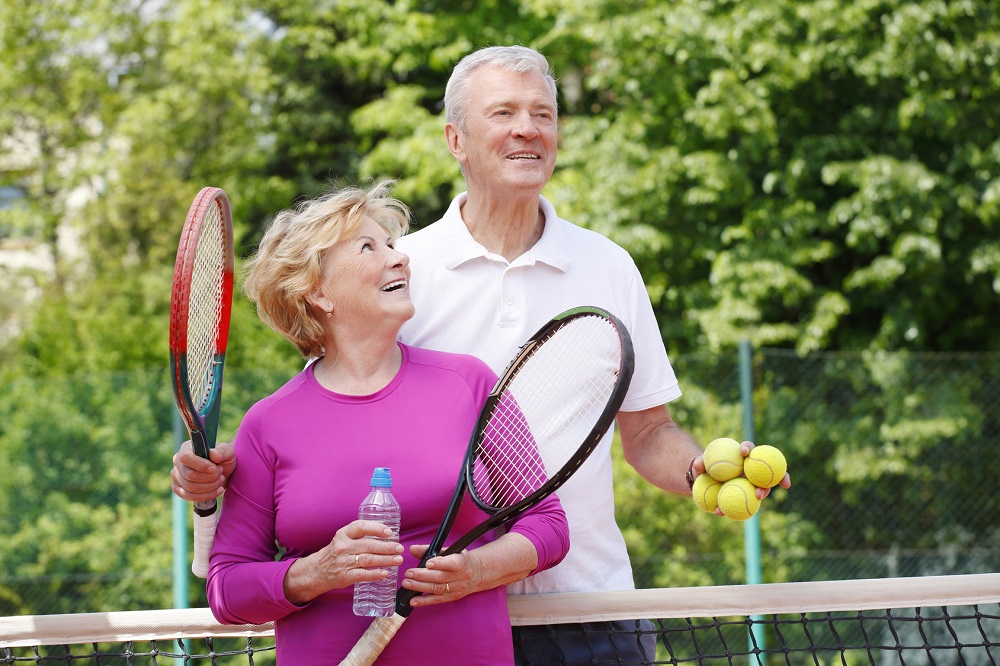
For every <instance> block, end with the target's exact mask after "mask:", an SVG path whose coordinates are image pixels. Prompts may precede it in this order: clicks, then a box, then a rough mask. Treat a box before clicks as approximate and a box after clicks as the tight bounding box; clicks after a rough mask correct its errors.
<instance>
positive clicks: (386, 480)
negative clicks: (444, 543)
mask: <svg viewBox="0 0 1000 666" xmlns="http://www.w3.org/2000/svg"><path fill="white" fill-rule="evenodd" d="M399 515H400V514H399V504H398V503H397V502H396V499H395V498H394V497H393V496H392V477H391V476H390V474H389V468H388V467H376V468H375V472H374V473H373V474H372V482H371V492H370V493H369V494H368V497H366V498H365V501H364V502H362V503H361V508H360V509H359V510H358V518H362V519H364V520H374V521H376V522H379V523H383V524H384V525H386V526H387V527H389V528H391V529H392V536H391V537H389V539H388V540H391V541H399ZM388 569H389V575H388V576H386V577H385V578H384V579H382V580H376V581H364V582H360V583H355V584H354V614H355V615H363V616H369V617H390V616H391V615H392V614H393V612H394V607H395V605H396V587H397V582H398V580H397V576H398V570H399V567H388Z"/></svg>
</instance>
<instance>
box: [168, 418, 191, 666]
mask: <svg viewBox="0 0 1000 666" xmlns="http://www.w3.org/2000/svg"><path fill="white" fill-rule="evenodd" d="M173 416H174V418H173V436H174V451H177V450H178V449H179V448H180V446H181V444H182V443H183V442H184V433H185V430H184V423H183V421H181V416H180V414H178V413H177V411H176V410H173ZM170 495H171V513H172V518H173V546H174V548H173V593H174V608H188V607H189V606H190V605H191V601H190V597H189V589H190V580H191V579H190V574H191V568H190V567H189V566H188V503H187V502H185V501H184V500H182V499H181V498H180V497H178V496H177V495H175V494H173V493H171V494H170ZM180 651H181V652H183V650H180ZM174 663H176V664H178V665H180V664H183V663H184V660H183V658H177V659H175V660H174Z"/></svg>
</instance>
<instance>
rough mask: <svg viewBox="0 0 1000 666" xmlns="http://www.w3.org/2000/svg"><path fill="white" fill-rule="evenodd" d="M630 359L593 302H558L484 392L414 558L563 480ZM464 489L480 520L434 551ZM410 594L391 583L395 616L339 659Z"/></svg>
mask: <svg viewBox="0 0 1000 666" xmlns="http://www.w3.org/2000/svg"><path fill="white" fill-rule="evenodd" d="M633 363H634V357H633V352H632V340H631V338H630V337H629V334H628V331H626V330H625V327H624V326H623V325H622V323H621V322H620V321H619V320H618V319H617V318H616V317H615V316H614V315H612V314H610V313H609V312H606V311H604V310H601V309H599V308H593V307H580V308H574V309H572V310H567V311H566V312H564V313H562V314H560V315H558V316H557V317H555V318H554V319H552V320H551V321H549V322H548V323H547V324H546V325H545V326H543V327H542V328H541V329H540V330H539V331H538V332H537V333H535V335H534V336H532V338H531V339H530V340H528V342H526V343H525V344H524V345H523V346H522V347H521V349H520V350H519V351H518V353H517V356H516V357H515V358H514V360H513V361H511V363H510V365H508V366H507V369H506V370H505V371H504V373H503V375H502V376H501V377H500V378H499V379H498V380H497V383H496V385H495V386H494V388H493V390H492V392H491V393H490V395H489V397H488V398H487V400H486V404H485V405H484V406H483V408H482V411H481V412H480V415H479V419H478V421H477V422H476V427H475V429H474V430H473V432H472V437H471V438H470V441H469V447H468V450H467V451H466V455H465V460H464V461H463V463H462V471H461V474H460V475H459V479H458V484H457V486H456V487H455V493H454V495H453V496H452V498H451V503H450V505H449V506H448V510H447V512H446V513H445V517H444V520H443V521H442V522H441V526H440V527H439V528H438V531H437V534H436V535H435V536H434V539H433V541H432V542H431V545H430V547H429V549H428V550H427V554H426V555H424V557H423V559H422V560H421V561H420V564H419V565H418V566H421V567H423V566H425V565H426V564H427V560H429V559H431V558H432V557H435V556H437V555H451V554H453V553H459V552H461V551H462V550H463V549H464V548H466V547H467V546H468V545H469V544H471V543H472V542H473V541H475V540H476V539H478V538H479V537H480V536H482V535H483V534H485V533H486V532H488V531H490V530H493V529H496V528H498V527H500V526H502V525H504V524H506V523H508V522H510V521H512V520H514V519H515V518H517V517H518V516H521V515H522V514H523V513H524V512H525V511H527V510H529V509H530V508H532V507H533V506H535V505H537V504H538V503H539V502H541V501H542V500H544V499H545V498H546V497H548V496H549V495H551V494H552V493H553V492H555V491H556V490H557V489H558V488H559V487H560V486H562V485H563V484H564V483H565V482H566V481H567V479H569V478H570V476H572V474H573V473H574V472H575V471H576V470H577V469H578V468H579V467H580V465H582V464H583V462H584V461H585V460H586V459H587V456H589V455H590V454H591V452H592V451H593V450H594V449H595V448H596V447H597V445H598V443H599V442H600V441H601V438H602V437H603V436H604V434H605V433H606V432H607V430H608V428H609V427H610V426H611V423H612V421H614V418H615V415H616V414H617V413H618V409H619V408H620V407H621V404H622V400H624V399H625V392H626V391H627V390H628V385H629V382H630V381H631V379H632V369H633ZM466 491H468V492H469V495H471V497H472V499H473V501H474V502H475V503H476V504H477V505H478V506H479V507H480V508H481V509H482V510H483V511H485V512H486V513H487V514H489V518H488V519H487V520H485V521H483V522H482V523H481V524H479V525H478V526H476V527H474V528H473V529H472V530H470V531H469V532H468V533H466V534H465V535H463V536H461V537H460V538H458V539H457V540H455V541H454V542H453V543H451V545H449V546H448V547H447V548H444V549H443V550H442V548H443V547H444V544H445V540H446V539H447V538H448V536H449V534H450V532H451V528H452V525H453V524H454V522H455V518H456V516H457V514H458V510H459V507H460V505H461V503H462V499H463V497H464V496H465V492H466ZM418 594H419V592H414V591H413V590H407V589H403V588H400V589H399V591H398V593H397V594H396V607H395V612H394V614H393V615H392V616H391V617H379V618H376V619H375V620H374V621H373V622H372V624H371V626H369V628H368V630H367V631H366V632H365V633H364V635H363V636H362V637H361V638H360V639H359V640H358V642H357V644H356V645H355V646H354V648H353V649H352V650H351V652H350V654H348V655H347V657H346V658H345V659H344V661H342V662H341V666H369V665H370V664H372V663H374V661H375V660H376V659H377V658H378V656H379V654H381V653H382V650H383V649H385V646H386V645H387V644H388V643H389V641H390V640H391V639H392V637H393V636H394V635H395V634H396V632H397V631H398V630H399V628H400V627H401V626H402V624H403V622H404V621H405V620H406V618H407V617H408V616H409V614H410V611H412V610H413V608H412V607H411V606H410V600H411V599H412V598H413V597H415V596H417V595H418Z"/></svg>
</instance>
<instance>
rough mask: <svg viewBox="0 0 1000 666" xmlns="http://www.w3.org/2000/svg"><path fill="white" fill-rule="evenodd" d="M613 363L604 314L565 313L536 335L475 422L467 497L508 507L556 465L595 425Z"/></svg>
mask: <svg viewBox="0 0 1000 666" xmlns="http://www.w3.org/2000/svg"><path fill="white" fill-rule="evenodd" d="M621 364H622V345H621V339H620V336H619V333H618V330H617V328H616V327H615V326H614V324H613V323H612V322H611V321H609V320H608V319H605V318H604V317H600V316H597V315H593V316H586V317H578V318H575V319H572V320H569V321H568V322H567V323H566V324H565V325H564V326H562V327H561V328H559V329H557V330H556V331H554V332H553V333H552V334H551V335H550V336H549V337H547V338H545V339H544V340H543V341H541V342H540V343H539V344H538V345H537V346H536V349H535V352H534V353H533V354H531V355H530V356H529V357H528V358H527V359H525V360H524V361H523V363H522V364H521V365H520V366H519V367H518V368H517V369H516V370H515V372H514V375H513V377H511V378H509V381H508V383H507V385H506V388H505V389H504V390H503V391H502V392H501V394H500V395H499V396H498V398H497V400H496V404H495V407H494V409H493V411H492V413H491V414H490V415H489V418H488V419H487V420H486V422H485V424H483V425H482V426H481V428H480V435H479V438H478V439H479V440H480V441H479V448H478V451H477V457H476V460H475V462H474V467H473V470H472V479H471V481H470V487H471V490H472V493H473V494H474V496H476V497H477V498H478V500H479V501H480V502H481V503H482V504H484V505H486V506H489V507H493V508H498V509H500V508H505V507H508V506H512V505H514V504H516V503H517V502H519V501H521V500H522V499H524V498H525V497H527V496H528V495H530V494H532V493H533V492H535V491H536V490H538V488H540V487H541V486H542V485H543V484H544V483H546V482H547V481H548V480H549V479H550V478H552V477H553V476H554V475H556V474H557V473H558V472H559V471H560V470H562V469H563V468H564V467H565V466H566V465H567V463H569V462H570V461H571V460H572V459H573V457H574V454H575V453H576V452H577V451H578V450H579V449H580V447H581V446H582V445H583V444H584V443H585V442H586V441H587V440H588V439H589V438H590V435H591V434H592V431H593V429H594V427H595V426H596V425H597V424H598V421H599V420H600V418H601V416H602V415H603V413H604V411H605V408H606V406H607V404H608V401H609V399H610V396H611V394H612V392H613V391H614V388H615V386H616V384H617V382H618V378H619V373H620V370H621Z"/></svg>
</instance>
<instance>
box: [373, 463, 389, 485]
mask: <svg viewBox="0 0 1000 666" xmlns="http://www.w3.org/2000/svg"><path fill="white" fill-rule="evenodd" d="M371 484H372V485H373V486H378V487H379V488H392V475H390V474H389V468H388V467H376V468H375V471H374V472H372V483H371Z"/></svg>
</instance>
